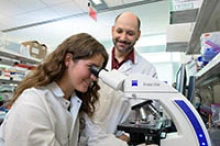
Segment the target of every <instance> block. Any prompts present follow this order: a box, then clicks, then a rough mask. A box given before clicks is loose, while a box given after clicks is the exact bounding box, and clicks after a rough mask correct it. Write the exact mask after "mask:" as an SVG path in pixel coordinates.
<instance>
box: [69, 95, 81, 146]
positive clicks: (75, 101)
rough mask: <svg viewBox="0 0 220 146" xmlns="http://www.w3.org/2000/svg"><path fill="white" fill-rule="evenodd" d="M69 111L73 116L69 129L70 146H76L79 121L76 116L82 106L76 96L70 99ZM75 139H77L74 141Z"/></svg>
mask: <svg viewBox="0 0 220 146" xmlns="http://www.w3.org/2000/svg"><path fill="white" fill-rule="evenodd" d="M70 101H71V109H70V112H71V114H72V116H73V124H72V127H71V129H70V130H71V132H70V133H71V135H70V138H72V139H70V145H74V146H75V145H77V143H78V134H79V119H78V114H79V109H80V106H81V104H82V101H81V100H80V99H79V98H78V97H77V96H76V95H72V97H71V100H70ZM74 138H77V139H74Z"/></svg>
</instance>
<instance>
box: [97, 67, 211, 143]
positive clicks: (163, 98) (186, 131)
mask: <svg viewBox="0 0 220 146" xmlns="http://www.w3.org/2000/svg"><path fill="white" fill-rule="evenodd" d="M98 77H99V78H100V79H101V80H102V81H103V82H105V83H106V84H107V85H109V86H110V87H112V88H114V89H116V90H121V91H123V92H124V94H125V96H126V97H128V98H130V99H132V100H133V99H135V101H137V103H141V102H143V101H146V100H156V101H159V103H160V104H161V106H162V107H163V111H165V114H166V116H167V117H169V118H170V119H171V120H172V122H173V124H174V125H175V127H176V132H172V133H167V135H166V137H165V138H164V139H161V140H160V145H161V146H211V141H210V137H209V134H208V131H207V128H206V126H205V124H204V122H203V120H202V119H201V117H200V115H199V114H198V112H197V111H196V109H195V108H194V106H193V105H192V104H191V103H190V102H189V101H188V100H187V99H186V97H184V96H183V95H182V94H181V93H179V92H178V91H177V90H176V89H174V88H173V87H171V86H170V85H168V84H166V83H164V82H162V81H160V80H158V79H153V78H151V77H148V76H145V75H140V74H133V75H130V76H125V75H124V74H122V73H120V72H118V71H116V70H112V71H110V72H107V71H105V70H100V71H99V74H98Z"/></svg>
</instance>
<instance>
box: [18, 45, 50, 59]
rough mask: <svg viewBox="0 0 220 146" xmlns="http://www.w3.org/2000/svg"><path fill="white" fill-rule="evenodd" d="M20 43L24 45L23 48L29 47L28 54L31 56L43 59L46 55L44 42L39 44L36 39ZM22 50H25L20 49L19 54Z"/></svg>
mask: <svg viewBox="0 0 220 146" xmlns="http://www.w3.org/2000/svg"><path fill="white" fill-rule="evenodd" d="M21 44H22V45H23V46H25V48H24V49H29V50H28V52H29V55H30V56H32V57H35V58H38V59H43V58H44V57H45V56H46V55H47V46H46V45H45V44H40V43H39V42H38V41H27V42H22V43H21ZM22 52H25V50H23V51H22V50H21V54H23V53H22ZM25 56H26V55H25ZM27 57H28V56H27Z"/></svg>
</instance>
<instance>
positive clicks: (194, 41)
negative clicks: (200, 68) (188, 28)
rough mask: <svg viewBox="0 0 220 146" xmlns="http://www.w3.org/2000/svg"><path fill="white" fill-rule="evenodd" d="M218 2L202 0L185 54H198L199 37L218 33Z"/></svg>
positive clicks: (219, 2) (219, 17)
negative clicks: (204, 34)
mask: <svg viewBox="0 0 220 146" xmlns="http://www.w3.org/2000/svg"><path fill="white" fill-rule="evenodd" d="M219 14H220V0H211V1H210V0H203V3H202V6H201V8H200V9H199V13H198V16H197V18H196V24H195V27H194V29H193V32H192V35H191V37H190V40H189V44H188V47H187V49H186V54H200V36H201V34H203V33H208V32H215V31H220V15H219Z"/></svg>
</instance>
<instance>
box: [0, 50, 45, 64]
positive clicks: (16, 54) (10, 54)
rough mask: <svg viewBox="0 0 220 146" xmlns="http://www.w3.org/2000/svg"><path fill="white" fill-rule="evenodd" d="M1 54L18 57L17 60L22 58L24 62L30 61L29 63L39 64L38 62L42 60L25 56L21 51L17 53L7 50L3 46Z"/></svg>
mask: <svg viewBox="0 0 220 146" xmlns="http://www.w3.org/2000/svg"><path fill="white" fill-rule="evenodd" d="M0 56H4V57H8V58H11V59H17V60H20V61H22V62H28V63H31V64H37V63H40V62H41V60H40V59H37V58H33V57H32V58H29V57H24V56H22V55H21V54H19V53H15V52H12V51H9V50H6V49H2V48H0Z"/></svg>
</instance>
